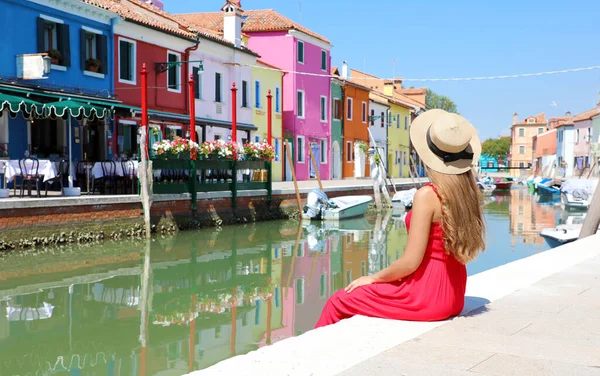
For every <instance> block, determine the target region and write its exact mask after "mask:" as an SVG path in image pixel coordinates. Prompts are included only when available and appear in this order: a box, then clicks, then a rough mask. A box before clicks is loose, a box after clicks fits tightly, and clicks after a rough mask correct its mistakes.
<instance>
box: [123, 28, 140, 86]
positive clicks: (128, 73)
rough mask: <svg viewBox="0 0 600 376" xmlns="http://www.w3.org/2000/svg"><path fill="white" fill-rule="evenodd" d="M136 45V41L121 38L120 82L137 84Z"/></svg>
mask: <svg viewBox="0 0 600 376" xmlns="http://www.w3.org/2000/svg"><path fill="white" fill-rule="evenodd" d="M135 47H136V44H135V42H134V41H130V40H127V39H122V38H119V82H121V83H126V84H132V85H135V83H136V69H135V66H136V53H135Z"/></svg>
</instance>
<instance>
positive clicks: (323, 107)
mask: <svg viewBox="0 0 600 376" xmlns="http://www.w3.org/2000/svg"><path fill="white" fill-rule="evenodd" d="M327 102H328V101H327V97H326V96H325V95H321V98H320V99H319V118H321V123H327V107H328V105H329V103H327ZM321 115H324V118H323V117H322V116H321Z"/></svg>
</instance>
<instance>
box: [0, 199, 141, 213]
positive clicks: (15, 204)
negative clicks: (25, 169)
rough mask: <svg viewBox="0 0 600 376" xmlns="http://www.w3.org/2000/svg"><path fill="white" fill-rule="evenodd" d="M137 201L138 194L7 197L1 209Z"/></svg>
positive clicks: (131, 202) (0, 202) (0, 203)
mask: <svg viewBox="0 0 600 376" xmlns="http://www.w3.org/2000/svg"><path fill="white" fill-rule="evenodd" d="M135 203H140V197H139V196H138V195H110V196H80V197H48V198H45V197H44V198H7V199H2V200H0V210H10V209H24V208H53V207H67V206H85V205H111V204H135Z"/></svg>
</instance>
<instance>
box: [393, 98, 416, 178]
mask: <svg viewBox="0 0 600 376" xmlns="http://www.w3.org/2000/svg"><path fill="white" fill-rule="evenodd" d="M387 98H388V103H389V105H390V111H391V115H392V122H391V124H390V126H389V127H388V166H389V174H390V176H391V177H393V178H406V177H409V176H410V173H409V163H410V158H409V155H410V154H409V150H410V149H409V145H410V138H409V129H410V120H411V115H410V113H411V109H412V107H411V106H410V105H408V104H407V103H404V102H402V101H401V100H399V99H397V98H392V97H389V96H388V97H387Z"/></svg>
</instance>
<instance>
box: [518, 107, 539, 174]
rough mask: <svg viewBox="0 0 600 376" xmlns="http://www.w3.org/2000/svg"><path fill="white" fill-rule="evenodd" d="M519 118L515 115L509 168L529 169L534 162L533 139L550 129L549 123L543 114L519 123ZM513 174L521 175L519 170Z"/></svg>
mask: <svg viewBox="0 0 600 376" xmlns="http://www.w3.org/2000/svg"><path fill="white" fill-rule="evenodd" d="M517 117H518V114H516V113H515V114H513V124H512V126H511V147H510V155H511V156H510V165H509V167H517V168H521V169H527V168H529V167H530V166H531V164H532V162H533V137H534V136H535V135H538V134H541V133H544V132H545V131H546V130H547V129H548V121H547V120H546V115H544V114H543V113H541V114H538V115H536V116H530V117H527V118H525V119H524V120H522V121H518V120H517ZM512 173H513V175H520V171H519V170H518V169H515V170H512Z"/></svg>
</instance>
